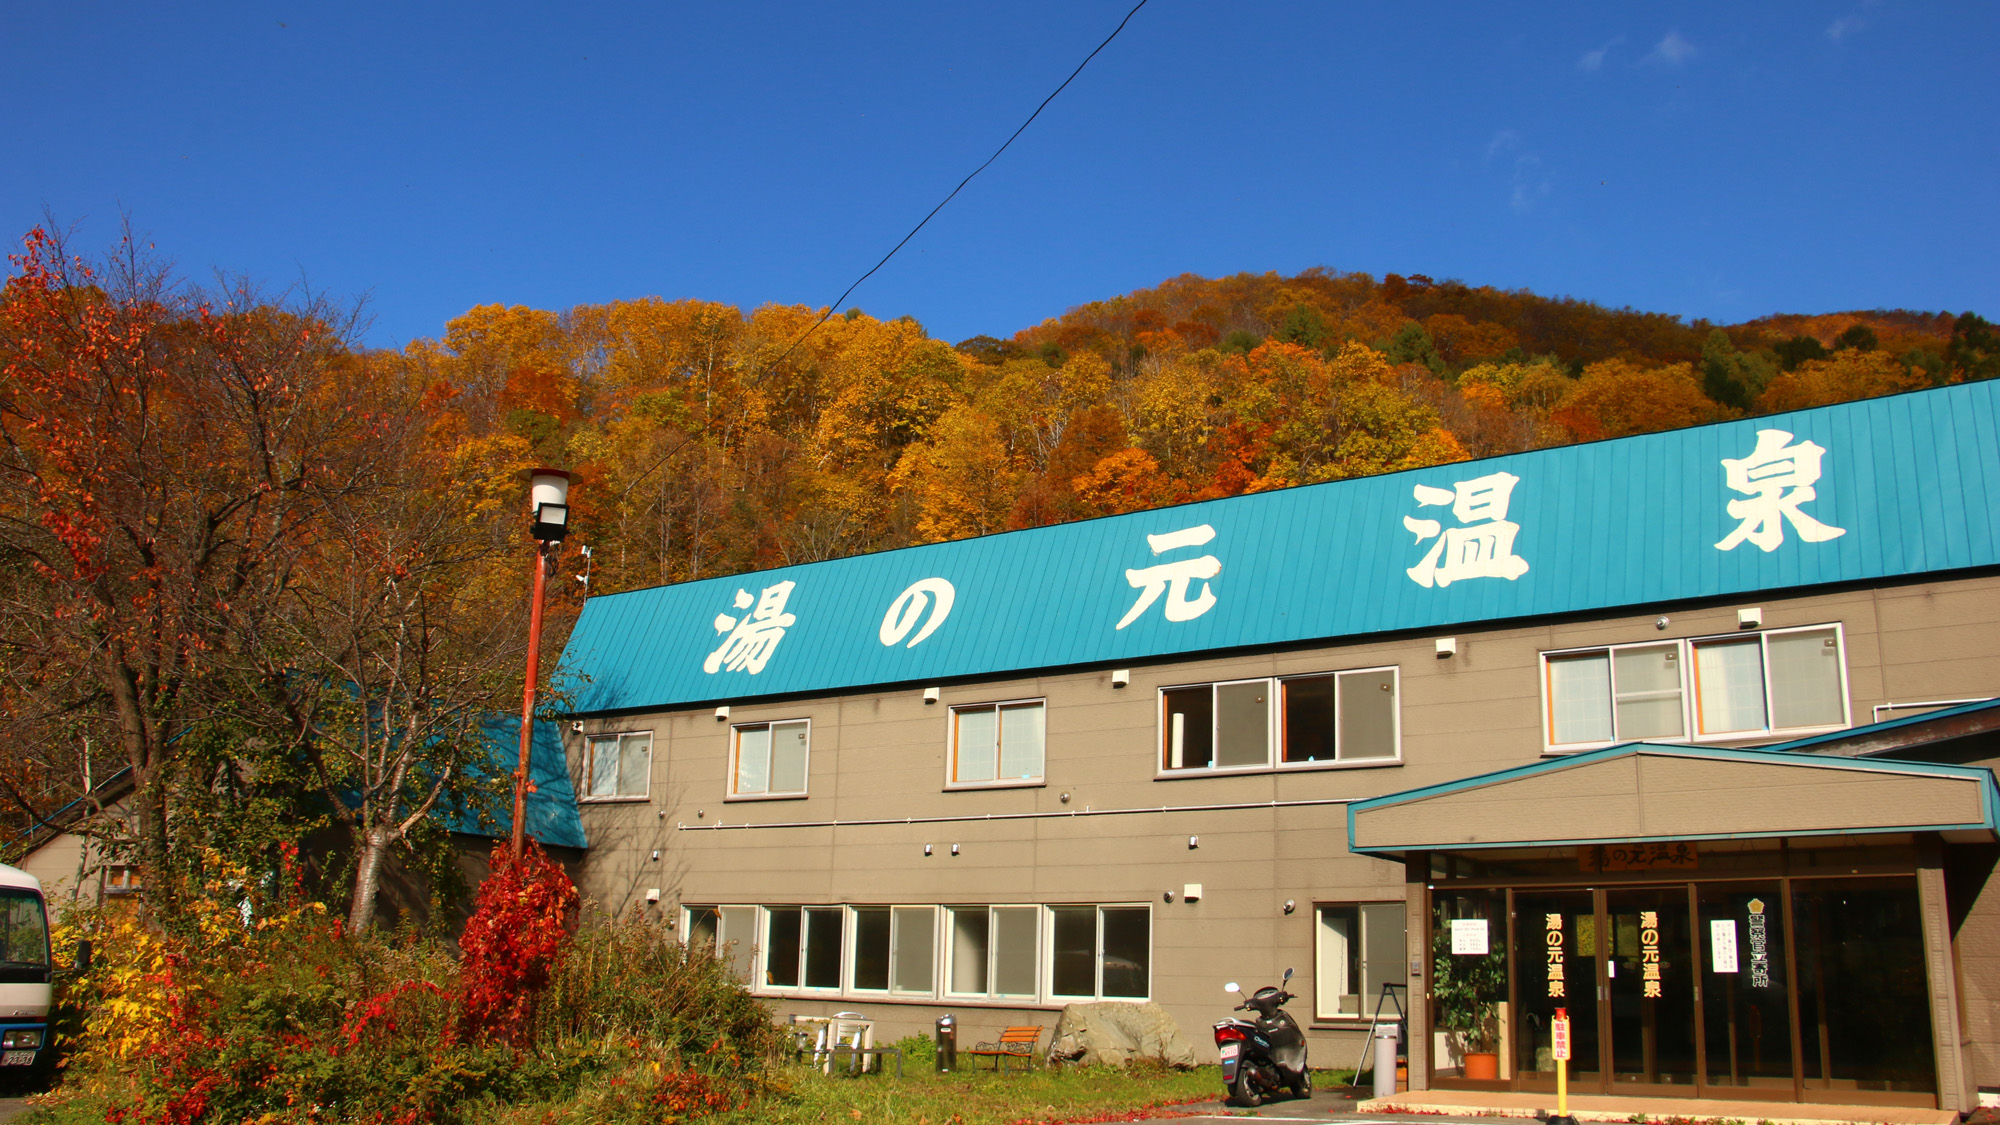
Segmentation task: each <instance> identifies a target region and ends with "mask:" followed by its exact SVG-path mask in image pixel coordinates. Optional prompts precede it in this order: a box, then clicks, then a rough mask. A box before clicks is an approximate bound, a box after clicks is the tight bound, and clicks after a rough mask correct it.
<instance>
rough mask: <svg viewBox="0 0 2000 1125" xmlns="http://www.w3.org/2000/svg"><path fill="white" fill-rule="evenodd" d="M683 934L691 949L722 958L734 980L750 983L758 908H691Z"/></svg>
mask: <svg viewBox="0 0 2000 1125" xmlns="http://www.w3.org/2000/svg"><path fill="white" fill-rule="evenodd" d="M681 932H682V933H684V934H686V935H687V943H688V946H689V947H690V948H694V949H701V950H705V951H707V952H710V953H714V954H715V955H716V956H718V957H721V958H724V959H725V960H726V961H727V962H728V963H729V969H730V972H731V974H732V975H734V976H735V977H736V979H737V980H740V981H744V982H746V983H747V982H748V981H749V980H750V967H751V960H752V956H753V955H754V954H755V952H756V949H757V908H756V907H754V906H690V907H688V908H687V910H686V920H685V924H684V928H683V929H682V930H681Z"/></svg>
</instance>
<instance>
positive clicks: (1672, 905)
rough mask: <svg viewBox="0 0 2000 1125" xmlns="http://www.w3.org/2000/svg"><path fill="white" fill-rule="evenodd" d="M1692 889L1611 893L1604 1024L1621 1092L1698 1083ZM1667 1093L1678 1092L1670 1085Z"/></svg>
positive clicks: (1689, 1088) (1607, 898) (1690, 1087)
mask: <svg viewBox="0 0 2000 1125" xmlns="http://www.w3.org/2000/svg"><path fill="white" fill-rule="evenodd" d="M1690 915H1691V911H1690V910H1689V908H1688V886H1687V884H1686V883H1681V884H1678V885H1675V886H1670V887H1619V888H1614V889H1610V890H1606V891H1605V892H1604V921H1603V923H1602V924H1603V927H1604V943H1605V946H1606V949H1605V962H1604V975H1605V980H1604V985H1605V994H1606V997H1607V1000H1608V1003H1607V1004H1606V1005H1605V1012H1604V1015H1605V1019H1604V1023H1605V1024H1606V1025H1607V1027H1606V1031H1607V1033H1608V1037H1609V1039H1610V1047H1611V1081H1612V1084H1613V1086H1614V1087H1615V1088H1616V1089H1618V1090H1621V1091H1626V1090H1632V1089H1633V1088H1635V1087H1643V1086H1671V1087H1680V1088H1681V1090H1680V1092H1681V1093H1682V1094H1683V1096H1686V1095H1688V1094H1692V1093H1693V1092H1694V1083H1695V1074H1696V1067H1695V1058H1696V1053H1695V991H1694V986H1695V971H1694V953H1695V945H1694V927H1693V925H1692V924H1691V920H1690ZM1661 1092H1662V1093H1670V1092H1673V1091H1666V1090H1662V1091H1661Z"/></svg>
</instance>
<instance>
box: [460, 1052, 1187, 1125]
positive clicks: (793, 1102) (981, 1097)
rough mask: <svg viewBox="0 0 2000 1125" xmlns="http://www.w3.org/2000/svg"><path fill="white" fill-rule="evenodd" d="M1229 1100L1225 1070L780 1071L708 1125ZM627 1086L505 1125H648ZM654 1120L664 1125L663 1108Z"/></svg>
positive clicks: (784, 1124)
mask: <svg viewBox="0 0 2000 1125" xmlns="http://www.w3.org/2000/svg"><path fill="white" fill-rule="evenodd" d="M1221 1094H1222V1070H1221V1068H1220V1067H1214V1066H1208V1067H1198V1068H1196V1069H1194V1070H1191V1071H1174V1070H1166V1069H1163V1068H1157V1067H1145V1066H1140V1067H1133V1068H1131V1069H1129V1070H1119V1069H1112V1068H1109V1067H1067V1068H1064V1069H1061V1070H1052V1069H1046V1068H1043V1069H1036V1070H1031V1071H1026V1072H1023V1071H1019V1070H1014V1071H1010V1072H1008V1073H1005V1074H990V1073H978V1074H973V1073H958V1074H938V1073H936V1072H935V1071H934V1070H932V1069H931V1068H930V1066H929V1064H925V1065H924V1066H921V1067H918V1066H911V1065H905V1067H904V1073H903V1077H902V1078H900V1079H898V1078H897V1077H896V1076H895V1070H894V1064H893V1063H891V1064H890V1070H889V1072H888V1073H887V1074H866V1075H859V1076H855V1075H848V1074H841V1073H836V1074H833V1075H824V1074H821V1073H820V1072H819V1071H818V1070H815V1069H813V1068H811V1067H808V1066H798V1065H794V1066H787V1067H784V1068H781V1069H779V1070H777V1071H776V1072H774V1073H773V1074H772V1076H771V1083H770V1086H769V1088H768V1090H767V1092H766V1093H765V1094H764V1096H762V1097H761V1098H759V1099H758V1100H757V1101H755V1102H753V1103H752V1104H750V1105H749V1106H746V1107H745V1108H743V1109H739V1110H736V1111H734V1112H730V1113H724V1114H720V1115H717V1116H713V1117H704V1118H701V1120H702V1121H703V1122H704V1125H707V1123H710V1122H712V1123H714V1125H752V1123H756V1125H807V1123H812V1125H822V1123H827V1122H842V1121H863V1122H868V1123H869V1125H876V1123H885V1125H1025V1123H1028V1122H1034V1123H1038V1125H1039V1123H1043V1122H1049V1123H1054V1122H1085V1121H1115V1120H1123V1119H1125V1116H1126V1115H1128V1114H1131V1113H1132V1112H1133V1111H1134V1110H1140V1109H1147V1108H1151V1107H1155V1106H1159V1107H1171V1106H1173V1105H1178V1104H1185V1103H1188V1102H1196V1101H1208V1100H1212V1099H1215V1098H1217V1097H1220V1096H1221ZM621 1101H622V1099H621V1098H620V1096H619V1092H618V1089H617V1087H615V1086H610V1087H606V1086H600V1087H599V1088H598V1089H597V1090H596V1091H593V1092H592V1093H590V1094H586V1095H585V1096H583V1097H581V1098H578V1099H576V1100H575V1101H571V1102H567V1103H564V1104H561V1105H558V1104H554V1103H546V1102H545V1103H540V1104H535V1105H519V1106H515V1107H512V1108H511V1110H509V1111H506V1112H503V1113H501V1114H499V1115H496V1117H495V1118H494V1122H495V1125H529V1123H533V1125H585V1123H596V1122H612V1121H625V1120H639V1118H638V1117H637V1116H628V1114H629V1113H630V1110H631V1109H635V1108H637V1107H629V1108H628V1107H627V1106H625V1105H623V1104H620V1103H621ZM648 1119H649V1120H652V1121H659V1120H660V1119H661V1118H660V1116H659V1111H658V1110H657V1109H656V1110H654V1111H653V1113H652V1115H651V1116H650V1118H648Z"/></svg>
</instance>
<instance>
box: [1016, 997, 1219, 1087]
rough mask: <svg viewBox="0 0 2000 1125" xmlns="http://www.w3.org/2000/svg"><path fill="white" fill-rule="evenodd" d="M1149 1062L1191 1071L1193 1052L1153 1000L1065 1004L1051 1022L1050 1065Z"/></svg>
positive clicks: (1114, 1064) (1177, 1026)
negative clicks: (1054, 1021) (1057, 1063)
mask: <svg viewBox="0 0 2000 1125" xmlns="http://www.w3.org/2000/svg"><path fill="white" fill-rule="evenodd" d="M1133 1059H1151V1060H1153V1061H1154V1062H1159V1063H1164V1064H1166V1065H1167V1066H1171V1067H1173V1068H1174V1069H1176V1070H1187V1069H1189V1068H1191V1067H1193V1066H1194V1048H1193V1047H1192V1046H1191V1045H1189V1043H1188V1040H1187V1036H1185V1035H1182V1034H1181V1025H1180V1024H1178V1023H1175V1022H1174V1017H1172V1016H1170V1015H1168V1014H1167V1010H1166V1009H1165V1008H1162V1007H1160V1006H1159V1005H1158V1004H1155V1003H1153V1002H1152V1001H1150V1000H1149V1001H1147V1002H1146V1003H1144V1004H1121V1003H1118V1002H1116V1001H1106V1002H1104V1003H1096V1004H1070V1005H1068V1006H1066V1007H1064V1008H1063V1010H1062V1015H1060V1016H1058V1017H1056V1033H1055V1036H1054V1038H1052V1039H1050V1040H1049V1061H1050V1062H1060V1063H1085V1064H1090V1065H1097V1064H1110V1065H1113V1066H1123V1065H1125V1064H1126V1063H1129V1062H1131V1061H1132V1060H1133Z"/></svg>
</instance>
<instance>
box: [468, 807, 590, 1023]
mask: <svg viewBox="0 0 2000 1125" xmlns="http://www.w3.org/2000/svg"><path fill="white" fill-rule="evenodd" d="M576 912H577V894H576V885H575V884H574V883H572V882H570V879H569V875H568V874H566V873H565V872H564V871H563V869H562V868H561V867H560V866H559V865H557V864H556V863H555V862H554V861H552V860H550V859H549V857H548V856H547V855H546V854H545V853H543V851H542V849H541V845H539V844H537V843H535V842H534V841H533V840H530V841H528V843H527V847H526V848H525V849H524V850H523V852H522V854H521V855H519V856H518V857H517V856H514V855H511V854H509V851H508V849H507V848H505V847H504V846H496V847H494V849H493V873H492V874H491V875H489V876H487V878H486V881H485V882H484V883H481V884H480V885H479V897H478V899H477V905H476V906H475V908H474V909H473V912H472V918H471V920H469V921H468V922H466V924H465V933H464V935H463V936H461V937H460V938H459V939H458V945H459V948H460V949H461V950H462V951H463V952H464V956H463V958H462V959H461V960H460V962H459V968H458V973H459V984H458V990H459V1005H460V1007H459V1024H458V1036H459V1040H460V1041H461V1042H466V1043H474V1042H480V1041H485V1040H498V1041H500V1042H503V1043H508V1044H511V1045H513V1046H516V1047H523V1046H526V1045H527V1043H528V1040H529V1037H530V1036H531V1035H532V1033H533V1024H534V1016H535V1004H536V1001H538V1000H539V999H540V998H541V995H542V993H544V992H546V991H547V990H548V987H549V982H550V981H552V980H553V979H554V978H555V973H556V969H557V968H558V967H559V966H560V964H561V961H562V956H563V953H564V951H565V949H566V948H567V946H568V944H569V935H570V931H571V930H572V928H574V926H575V924H576Z"/></svg>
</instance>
